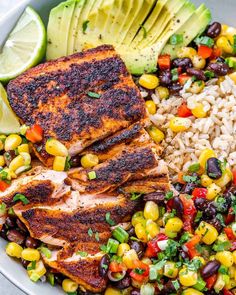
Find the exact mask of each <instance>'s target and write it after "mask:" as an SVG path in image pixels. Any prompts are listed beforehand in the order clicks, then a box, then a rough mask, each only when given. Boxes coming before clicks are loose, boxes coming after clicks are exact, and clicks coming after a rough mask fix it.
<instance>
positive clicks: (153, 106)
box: [145, 100, 157, 115]
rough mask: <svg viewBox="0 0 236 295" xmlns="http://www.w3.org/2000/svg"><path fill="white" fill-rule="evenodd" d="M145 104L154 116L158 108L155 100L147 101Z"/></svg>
mask: <svg viewBox="0 0 236 295" xmlns="http://www.w3.org/2000/svg"><path fill="white" fill-rule="evenodd" d="M145 104H146V108H147V110H148V112H149V114H150V115H154V114H155V113H156V111H157V107H156V104H155V102H154V101H153V100H147V101H146V102H145Z"/></svg>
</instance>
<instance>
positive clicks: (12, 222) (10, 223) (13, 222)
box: [5, 216, 16, 228]
mask: <svg viewBox="0 0 236 295" xmlns="http://www.w3.org/2000/svg"><path fill="white" fill-rule="evenodd" d="M5 224H6V226H7V227H9V228H14V227H15V226H16V219H15V218H14V217H10V216H7V218H6V221H5Z"/></svg>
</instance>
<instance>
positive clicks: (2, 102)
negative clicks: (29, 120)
mask: <svg viewBox="0 0 236 295" xmlns="http://www.w3.org/2000/svg"><path fill="white" fill-rule="evenodd" d="M19 132H20V123H19V121H18V119H17V117H16V115H15V114H14V112H13V111H12V109H11V107H10V104H9V102H8V99H7V93H6V91H5V89H4V87H3V86H2V84H1V83H0V134H10V133H19Z"/></svg>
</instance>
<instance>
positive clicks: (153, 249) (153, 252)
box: [145, 234, 168, 257]
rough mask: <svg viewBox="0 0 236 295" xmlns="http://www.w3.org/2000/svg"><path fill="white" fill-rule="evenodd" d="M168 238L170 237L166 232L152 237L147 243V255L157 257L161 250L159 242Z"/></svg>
mask: <svg viewBox="0 0 236 295" xmlns="http://www.w3.org/2000/svg"><path fill="white" fill-rule="evenodd" d="M165 240H168V237H167V236H166V235H165V234H158V235H157V236H156V238H154V239H152V240H151V241H149V242H148V243H147V249H146V253H145V255H146V256H147V257H156V256H157V253H159V252H160V251H161V249H160V248H159V247H158V245H157V242H159V241H165Z"/></svg>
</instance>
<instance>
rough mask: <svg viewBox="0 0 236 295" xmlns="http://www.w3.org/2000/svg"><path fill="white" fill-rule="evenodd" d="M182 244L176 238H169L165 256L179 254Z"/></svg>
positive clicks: (169, 256)
mask: <svg viewBox="0 0 236 295" xmlns="http://www.w3.org/2000/svg"><path fill="white" fill-rule="evenodd" d="M179 246H180V244H179V243H178V242H176V241H174V240H171V239H169V240H168V242H167V247H166V249H165V256H166V257H167V258H171V257H174V256H176V255H177V252H178V247H179Z"/></svg>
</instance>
